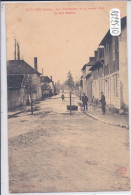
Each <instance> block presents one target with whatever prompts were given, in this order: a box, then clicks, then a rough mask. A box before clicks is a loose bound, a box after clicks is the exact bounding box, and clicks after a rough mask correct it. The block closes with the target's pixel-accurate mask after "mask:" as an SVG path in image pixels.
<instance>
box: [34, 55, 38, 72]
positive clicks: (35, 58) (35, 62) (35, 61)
mask: <svg viewBox="0 0 131 195" xmlns="http://www.w3.org/2000/svg"><path fill="white" fill-rule="evenodd" d="M34 68H35V70H37V57H34Z"/></svg>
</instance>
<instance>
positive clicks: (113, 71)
mask: <svg viewBox="0 0 131 195" xmlns="http://www.w3.org/2000/svg"><path fill="white" fill-rule="evenodd" d="M126 39H127V25H126V17H124V18H122V19H121V35H120V36H112V35H111V34H110V31H108V32H107V34H106V35H105V36H104V38H103V39H102V41H101V42H100V44H99V47H98V49H97V51H95V52H94V57H91V58H90V60H89V62H88V63H87V64H85V65H84V66H83V68H82V77H81V82H80V93H83V92H85V93H86V94H87V96H88V98H89V101H90V102H93V101H96V102H97V101H99V100H100V97H101V92H104V94H105V97H106V103H107V105H109V106H110V107H113V108H115V109H117V110H119V111H120V110H121V109H122V110H124V111H127V110H128V66H127V40H126Z"/></svg>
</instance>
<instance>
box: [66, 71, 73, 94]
mask: <svg viewBox="0 0 131 195" xmlns="http://www.w3.org/2000/svg"><path fill="white" fill-rule="evenodd" d="M67 78H68V79H67V81H66V82H65V84H66V85H67V86H68V87H69V89H70V90H73V89H74V81H73V77H72V74H71V72H70V71H69V72H68V74H67Z"/></svg>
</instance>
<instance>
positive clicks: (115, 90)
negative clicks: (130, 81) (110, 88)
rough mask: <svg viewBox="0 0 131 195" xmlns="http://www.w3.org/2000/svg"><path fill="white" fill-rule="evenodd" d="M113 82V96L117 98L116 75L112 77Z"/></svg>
mask: <svg viewBox="0 0 131 195" xmlns="http://www.w3.org/2000/svg"><path fill="white" fill-rule="evenodd" d="M113 82H114V96H115V97H118V79H117V74H115V75H114V76H113Z"/></svg>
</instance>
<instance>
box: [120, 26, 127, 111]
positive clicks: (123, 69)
mask: <svg viewBox="0 0 131 195" xmlns="http://www.w3.org/2000/svg"><path fill="white" fill-rule="evenodd" d="M119 69H120V71H119V74H120V94H121V106H122V107H123V106H124V107H126V108H128V106H129V105H128V64H127V28H126V26H124V28H123V29H122V32H121V35H120V37H119Z"/></svg>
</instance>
